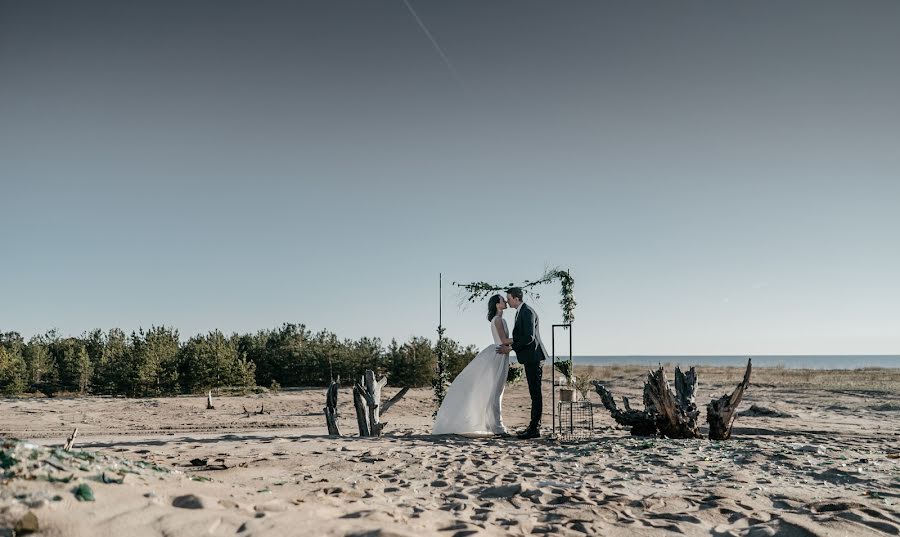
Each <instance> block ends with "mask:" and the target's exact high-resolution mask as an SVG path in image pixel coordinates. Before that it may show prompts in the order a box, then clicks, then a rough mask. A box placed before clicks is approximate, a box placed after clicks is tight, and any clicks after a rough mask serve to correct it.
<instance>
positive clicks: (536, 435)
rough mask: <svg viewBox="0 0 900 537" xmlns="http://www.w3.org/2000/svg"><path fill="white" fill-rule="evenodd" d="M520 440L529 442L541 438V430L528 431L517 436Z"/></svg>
mask: <svg viewBox="0 0 900 537" xmlns="http://www.w3.org/2000/svg"><path fill="white" fill-rule="evenodd" d="M516 437H518V439H519V440H529V439H531V438H540V437H541V431H540V430H539V429H526V430H524V431H522V432H521V433H519V434H517V435H516Z"/></svg>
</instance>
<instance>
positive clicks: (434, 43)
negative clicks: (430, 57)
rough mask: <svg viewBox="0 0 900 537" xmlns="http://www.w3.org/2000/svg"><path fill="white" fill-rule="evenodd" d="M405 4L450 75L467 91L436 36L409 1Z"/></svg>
mask: <svg viewBox="0 0 900 537" xmlns="http://www.w3.org/2000/svg"><path fill="white" fill-rule="evenodd" d="M403 3H404V4H406V8H407V9H408V10H409V12H410V14H411V15H412V16H413V18H414V19H416V22H417V23H418V24H419V28H421V29H422V31H423V32H425V35H426V36H428V40H429V41H431V44H432V46H434V50H435V51H437V53H438V55H440V57H441V59H442V60H443V61H444V65H446V66H447V69H448V70H449V71H450V75H451V76H453V79H454V80H456V83H457V84H459V87H460V88H462V90H463V91H466V85H465V84H463V81H462V79H461V78H460V77H459V74H457V72H456V69H454V68H453V64H452V63H450V58H448V57H447V55H446V54H444V51H443V50H441V46H440V45H438V43H437V41H436V40H435V39H434V36H432V35H431V32H429V31H428V28H427V27H426V26H425V23H424V22H422V19H420V18H419V16H418V15H417V14H416V10H414V9H413V7H412V6H411V5H410V3H409V0H403Z"/></svg>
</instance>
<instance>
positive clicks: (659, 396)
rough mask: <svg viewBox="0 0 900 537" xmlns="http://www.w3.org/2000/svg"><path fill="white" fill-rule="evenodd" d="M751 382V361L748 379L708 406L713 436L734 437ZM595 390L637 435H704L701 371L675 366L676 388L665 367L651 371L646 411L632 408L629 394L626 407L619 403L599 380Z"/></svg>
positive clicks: (645, 399)
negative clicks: (699, 405) (699, 389)
mask: <svg viewBox="0 0 900 537" xmlns="http://www.w3.org/2000/svg"><path fill="white" fill-rule="evenodd" d="M749 384H750V361H749V360H748V361H747V371H746V372H745V373H744V380H743V381H742V382H741V383H740V384H738V386H737V388H735V390H734V392H732V393H731V395H724V396H722V397H721V398H719V399H714V400H713V401H711V402H710V403H709V405H707V408H706V419H707V421H708V422H709V438H710V439H711V440H726V439H728V438H730V437H731V426H732V424H733V423H734V418H735V410H736V409H737V406H738V404H739V403H740V402H741V398H742V397H743V395H744V390H746V389H747V386H749ZM594 389H595V390H596V391H597V394H598V395H599V396H600V401H602V402H603V406H604V407H605V408H606V409H607V410H608V411H609V413H610V415H611V416H612V417H613V419H614V420H615V421H616V423H618V424H619V425H622V426H624V427H630V428H631V434H632V435H634V436H656V435H660V436H665V437H667V438H700V436H701V435H700V426H699V423H698V420H699V416H700V410H699V409H698V408H697V403H696V392H697V371H696V369H695V368H693V367H692V368H690V369H689V370H688V371H687V373H685V372H683V371H682V370H681V368H680V367H676V368H675V390H674V391H673V390H672V388H671V386H670V385H669V381H668V379H666V375H665V371H664V369H663V367H662V366H660V368H659V369H657V370H656V371H650V372H649V373H648V374H647V380H646V382H645V383H644V410H635V409H632V408H631V405H630V404H629V401H628V398H627V397H622V403H623V405H624V408H625V409H624V410H620V409H619V408H618V406H617V405H616V402H615V399H614V398H613V395H612V393H611V392H610V391H609V390H608V389H607V388H606V387H605V386H603V384H601V383H600V382H598V381H594Z"/></svg>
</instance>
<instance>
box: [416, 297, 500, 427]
mask: <svg viewBox="0 0 900 537" xmlns="http://www.w3.org/2000/svg"><path fill="white" fill-rule="evenodd" d="M506 308H507V305H506V300H505V299H504V298H503V297H502V296H500V295H494V296H492V297H491V299H490V301H488V315H487V319H488V321H490V323H491V333H492V334H493V336H494V344H493V345H490V346H488V347H486V348H485V349H484V350H483V351H481V352H480V353H478V356H476V357H475V358H474V359H473V360H472V361H471V362H469V365H467V366H466V368H465V369H463V370H462V372H461V373H460V374H459V375H458V376H457V377H456V379H455V380H454V381H453V382H452V383H451V384H450V388H449V389H448V390H447V395H446V396H445V397H444V402H443V403H442V404H441V408H440V409H439V410H438V413H437V418H435V421H434V430H433V433H434V434H460V435H464V436H476V437H477V436H493V435H506V434H508V433H507V431H506V427H505V426H504V425H503V418H502V416H501V415H500V404H501V400H502V399H503V390H504V388H505V387H506V375H507V373H508V371H509V356H508V354H503V353H500V352H499V350H500V348H501V347H502V346H504V345H510V344H511V343H512V339H511V338H510V337H509V328H508V327H507V325H506V319H504V318H503V310H505V309H506ZM504 350H505V349H504Z"/></svg>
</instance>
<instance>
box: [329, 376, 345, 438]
mask: <svg viewBox="0 0 900 537" xmlns="http://www.w3.org/2000/svg"><path fill="white" fill-rule="evenodd" d="M340 382H341V378H340V377H338V378H337V380H332V381H331V384H329V385H328V391H326V392H325V424H326V425H328V434H330V435H331V436H341V431H340V429H338V425H337V418H338V414H337V393H338V384H339V383H340Z"/></svg>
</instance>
